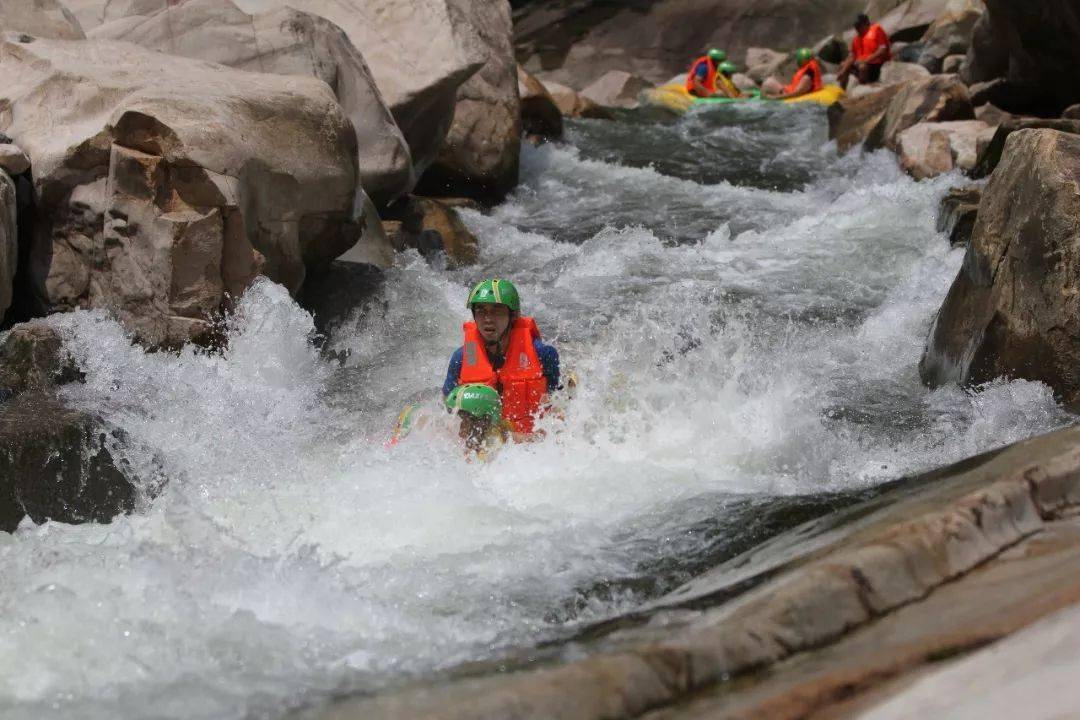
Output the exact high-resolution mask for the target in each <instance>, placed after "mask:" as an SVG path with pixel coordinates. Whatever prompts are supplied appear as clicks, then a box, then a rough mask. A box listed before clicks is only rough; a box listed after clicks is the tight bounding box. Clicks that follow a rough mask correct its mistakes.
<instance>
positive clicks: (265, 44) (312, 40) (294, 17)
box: [90, 0, 416, 205]
mask: <svg viewBox="0 0 1080 720" xmlns="http://www.w3.org/2000/svg"><path fill="white" fill-rule="evenodd" d="M158 1H159V2H164V0H158ZM113 7H114V6H113V4H110V5H109V7H108V8H107V10H110V11H112V12H113V14H115V12H116V11H115V10H113ZM90 36H91V37H93V38H103V39H109V40H124V41H127V42H133V43H136V44H139V45H142V46H143V47H147V48H151V49H153V50H160V51H161V52H165V53H168V54H170V55H182V56H184V57H189V58H194V59H197V60H207V61H210V62H216V63H221V64H222V65H227V66H229V67H233V68H237V69H239V70H249V71H252V72H263V73H274V74H277V75H306V76H309V77H315V78H318V79H320V80H322V81H324V82H325V83H326V84H327V85H329V86H330V87H331V89H333V91H334V94H335V95H336V96H337V99H338V102H339V103H340V104H341V106H342V108H344V109H345V112H346V113H347V114H348V116H349V119H350V120H351V121H352V124H353V128H354V129H355V130H356V139H357V150H358V153H359V166H360V183H361V185H362V186H363V188H364V190H365V191H366V192H367V193H368V195H370V196H371V198H372V199H373V200H374V201H375V202H376V203H377V204H379V205H385V204H386V203H388V202H390V201H391V200H393V199H394V198H395V197H397V196H399V195H401V194H404V193H407V192H409V191H410V190H412V188H413V185H415V183H416V178H415V176H414V174H413V168H412V158H411V156H410V154H409V147H408V145H407V144H406V142H405V138H404V137H403V136H402V134H401V131H400V130H399V129H398V127H397V124H396V123H395V122H394V118H393V116H392V115H391V114H390V110H389V109H388V108H387V107H386V103H385V102H384V101H383V98H382V95H381V94H380V92H379V89H378V87H376V85H375V80H374V79H373V78H372V76H371V71H370V70H369V69H368V66H367V63H365V62H364V58H363V56H362V55H361V54H360V52H359V51H358V50H357V49H356V47H354V46H353V44H352V43H351V42H350V41H349V38H348V37H347V36H346V35H345V33H344V32H343V31H342V30H341V29H340V28H339V27H337V26H336V25H334V24H333V23H331V22H330V21H329V20H326V19H324V18H322V17H319V16H317V15H311V14H309V13H304V12H299V11H297V10H293V9H291V8H284V9H281V10H277V11H274V12H270V13H268V14H265V15H255V16H252V15H248V14H247V13H245V12H244V11H243V10H241V9H240V8H238V7H237V6H236V5H235V4H234V3H233V2H232V0H187V2H184V3H183V4H180V5H170V6H167V7H164V8H161V9H160V10H158V11H157V12H155V13H153V14H151V15H149V16H147V15H132V16H128V17H124V18H121V19H116V20H113V21H112V22H108V23H106V24H105V25H102V26H101V27H98V28H96V29H94V30H93V31H91V32H90Z"/></svg>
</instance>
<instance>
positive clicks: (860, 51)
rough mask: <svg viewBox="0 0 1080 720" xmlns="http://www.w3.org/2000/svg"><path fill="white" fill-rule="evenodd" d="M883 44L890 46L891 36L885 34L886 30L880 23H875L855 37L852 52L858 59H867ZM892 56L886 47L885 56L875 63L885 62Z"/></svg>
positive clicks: (852, 42)
mask: <svg viewBox="0 0 1080 720" xmlns="http://www.w3.org/2000/svg"><path fill="white" fill-rule="evenodd" d="M882 46H885V48H888V47H889V36H888V35H886V34H885V30H884V29H883V28H882V27H881V26H880V25H878V24H876V23H875V24H873V25H871V26H870V28H869V29H868V30H867V31H866V32H865V33H863V34H862V35H856V36H855V39H854V40H852V41H851V54H852V55H854V56H855V59H856V60H865V59H866V58H868V57H870V56H871V55H873V54H874V53H875V52H877V49H878V48H880V47H882ZM891 57H892V53H891V52H890V51H889V50H888V49H886V51H885V57H883V58H882V59H881V60H878V61H876V62H875V64H880V63H883V62H885V61H886V60H888V59H890V58H891Z"/></svg>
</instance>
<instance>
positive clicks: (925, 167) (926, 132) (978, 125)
mask: <svg viewBox="0 0 1080 720" xmlns="http://www.w3.org/2000/svg"><path fill="white" fill-rule="evenodd" d="M994 131H995V128H993V127H991V126H989V125H987V124H986V123H984V122H982V121H981V120H955V121H952V122H926V123H918V124H916V125H912V126H911V127H909V128H908V129H907V130H904V131H903V132H902V133H900V135H899V137H898V138H897V148H896V149H897V153H898V154H899V155H900V166H901V167H903V168H904V170H906V171H907V172H908V173H910V174H911V175H912V176H913V177H914V178H916V179H917V180H922V179H925V178H930V177H935V176H937V175H941V174H943V173H947V172H950V171H952V170H962V171H964V172H970V171H971V170H972V169H973V168H974V167H975V162H976V160H978V157H979V153H980V152H981V151H982V150H984V149H985V147H986V146H987V145H989V144H990V139H991V138H992V137H993V136H994Z"/></svg>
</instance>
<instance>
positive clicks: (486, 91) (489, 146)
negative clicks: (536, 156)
mask: <svg viewBox="0 0 1080 720" xmlns="http://www.w3.org/2000/svg"><path fill="white" fill-rule="evenodd" d="M451 5H452V7H453V8H454V13H455V14H456V15H460V16H462V17H463V19H464V21H465V22H466V23H467V24H468V25H469V27H470V28H471V30H472V32H474V33H475V34H476V35H477V36H478V37H479V46H480V48H481V57H482V58H483V60H484V65H483V67H481V68H480V70H479V71H478V72H477V73H476V74H475V75H473V76H472V77H470V78H469V79H468V80H466V81H465V83H464V84H463V85H462V86H461V87H460V88H459V89H458V91H457V104H456V106H455V108H454V120H453V123H452V124H451V125H450V130H449V132H447V135H446V140H445V141H444V142H443V144H442V146H441V147H440V148H439V151H438V154H437V156H436V158H435V161H434V162H433V163H432V164H431V166H430V167H429V168H428V170H427V171H426V172H425V174H424V177H423V178H421V184H422V188H423V189H424V191H425V192H426V193H427V194H440V195H447V194H450V195H468V196H470V197H478V198H485V199H494V200H499V199H502V198H503V197H504V196H505V195H506V193H508V192H510V190H512V189H513V188H514V186H516V185H517V182H518V161H519V156H520V154H521V102H520V99H519V97H518V79H517V61H516V60H515V59H514V44H513V25H512V24H511V22H510V6H509V5H508V4H507V3H505V2H490V1H489V0H454V1H453V3H451Z"/></svg>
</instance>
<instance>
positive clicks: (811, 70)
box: [784, 58, 825, 95]
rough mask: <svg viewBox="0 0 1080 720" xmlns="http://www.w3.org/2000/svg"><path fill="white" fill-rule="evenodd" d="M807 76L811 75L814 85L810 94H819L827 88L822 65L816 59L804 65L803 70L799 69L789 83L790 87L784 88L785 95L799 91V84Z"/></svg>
mask: <svg viewBox="0 0 1080 720" xmlns="http://www.w3.org/2000/svg"><path fill="white" fill-rule="evenodd" d="M807 74H810V75H811V78H810V79H811V80H812V81H813V83H814V84H813V86H812V87H811V88H810V92H817V91H818V90H820V89H821V88H823V87H825V82H824V80H823V79H822V77H821V65H819V64H818V61H817V59H816V58H815V59H813V60H811V61H810V62H808V63H806V64H805V65H803V66H802V67H801V68H799V70H798V72H796V73H795V75H794V76H793V77H792V78H791V82H789V83H788V86H787V87H786V88H784V94H785V95H790V94H791V93H793V92H795V91H796V90H798V89H799V83H801V82H802V79H803V78H804V77H806V75H807Z"/></svg>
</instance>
